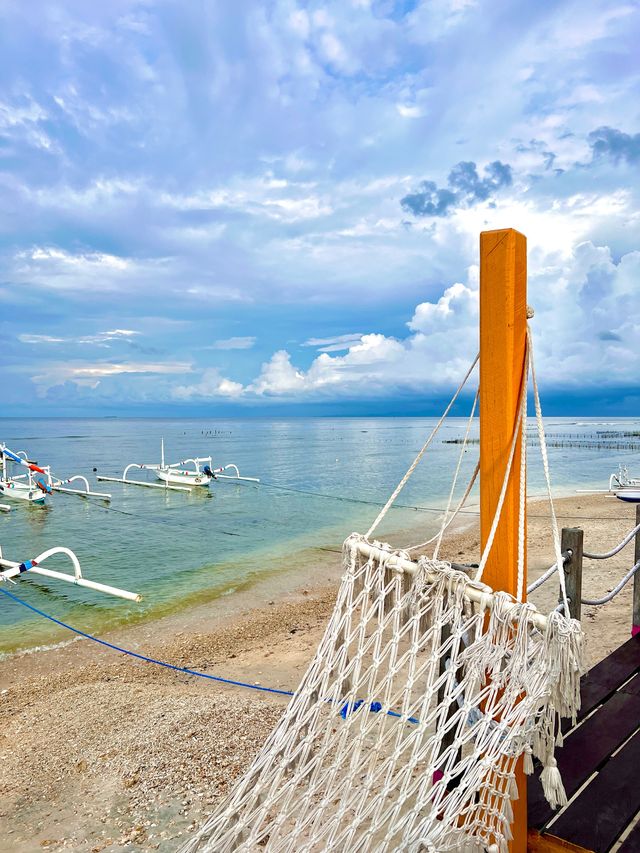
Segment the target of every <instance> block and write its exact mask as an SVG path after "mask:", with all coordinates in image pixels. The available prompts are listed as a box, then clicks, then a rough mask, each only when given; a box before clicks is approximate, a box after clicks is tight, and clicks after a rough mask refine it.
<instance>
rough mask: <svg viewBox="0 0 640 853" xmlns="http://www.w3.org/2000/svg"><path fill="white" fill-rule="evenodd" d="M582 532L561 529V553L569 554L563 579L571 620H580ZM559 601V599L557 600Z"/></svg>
mask: <svg viewBox="0 0 640 853" xmlns="http://www.w3.org/2000/svg"><path fill="white" fill-rule="evenodd" d="M583 539H584V531H583V530H581V529H580V528H579V527H563V528H562V546H561V549H562V553H563V554H565V553H566V552H567V551H570V552H571V556H570V557H569V559H568V560H567V562H566V563H565V564H564V577H565V583H566V585H567V598H568V599H569V615H570V616H571V618H572V619H580V616H581V611H582V605H581V604H580V601H581V599H582V542H583ZM558 600H561V599H558Z"/></svg>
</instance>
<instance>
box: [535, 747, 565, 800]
mask: <svg viewBox="0 0 640 853" xmlns="http://www.w3.org/2000/svg"><path fill="white" fill-rule="evenodd" d="M540 781H541V782H542V790H543V791H544V795H545V797H546V799H547V802H548V803H549V805H550V806H551V808H552V809H556V808H558V807H560V808H562V807H563V806H566V805H567V794H566V792H565V790H564V785H563V784H562V776H561V775H560V771H559V770H558V765H557V762H556V760H555V758H553V757H551V758H549V761H548V763H547V765H546V767H545V768H544V770H543V771H542V773H541V774H540Z"/></svg>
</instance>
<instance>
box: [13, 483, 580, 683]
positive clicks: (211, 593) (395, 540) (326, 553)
mask: <svg viewBox="0 0 640 853" xmlns="http://www.w3.org/2000/svg"><path fill="white" fill-rule="evenodd" d="M554 492H555V493H554V502H557V501H563V500H565V499H569V498H574V499H577V498H579V497H586V496H588V495H589V493H585V494H584V495H578V494H577V493H576V490H575V489H570V488H567V487H564V488H563V489H557V490H554ZM546 500H547V499H546V497H545V495H544V494H543V493H542V492H540V493H537V492H534V493H533V494H532V495H531V496H530V497H529V501H528V503H529V504H530V505H531V507H535V506H538V505H540V506H541V507H542V508H544V507H545V505H546ZM439 502H440V503H442V507H422V506H416V507H415V508H413V510H414V511H415V513H416V514H418V513H419V514H420V515H421V516H422V518H421V524H420V525H418V523H414V524H413V525H412V526H411V527H408V526H407V524H406V523H405V524H403V525H402V527H399V528H397V529H393V528H392V529H391V530H384V525H383V532H382V533H381V534H380V535H381V536H382V538H383V539H384V540H385V541H390V542H392V544H393V545H394V547H396V546H397V547H406V543H407V542H411V543H413V542H415V541H416V528H418V527H420V529H421V530H422V534H420V538H429V536H431V535H433V534H434V533H436V532H437V530H438V526H439V515H438V514H440V515H442V514H443V510H444V504H446V500H445V499H443V500H442V501H439ZM394 509H399V510H400V511H401V513H402V514H403V516H404V519H403V520H404V521H405V522H407V521H408V517H407V516H408V514H409V515H410V514H411V508H409V507H402V506H398V507H397V508H396V507H394ZM478 515H479V508H478V504H477V502H476V503H473V502H472V503H469V504H468V505H467V506H466V507H465V508H464V509H463V510H462V511H461V512H460V514H459V515H458V516H457V518H455V519H454V521H453V523H452V524H451V526H450V527H449V528H448V529H447V532H446V533H445V539H444V541H445V543H446V540H447V537H450V536H451V535H452V534H454V533H458V532H461V531H463V530H465V529H467V528H469V527H472V526H473V525H474V523H476V522H477V520H478ZM569 517H570V516H566V518H569ZM558 518H559V521H560V522H562V520H563V516H562V514H561V513H560V514H559V515H558ZM594 520H595V519H594ZM388 523H389V522H387V524H388ZM294 541H295V540H294ZM286 544H287V543H284V545H283V544H281V545H280V546H279V547H278V548H276V549H269V550H267V551H265V553H264V554H262V555H260V554H258V555H255V554H252V555H251V558H252V559H254V560H256V562H257V564H259V563H260V560H264V562H265V563H267V564H269V566H268V568H266V569H264V570H263V571H258V570H253V571H252V572H250V573H249V574H248V575H244V576H242V577H240V578H238V579H237V580H233V579H227V580H226V582H224V583H219V584H216V583H212V584H211V585H208V586H206V587H204V588H201V589H199V590H192V591H190V592H187V593H186V594H184V595H182V596H180V597H176V598H175V599H173V600H169V601H158V602H157V603H155V604H154V605H153V606H152V607H151V608H149V609H142V610H141V611H140V612H136V611H135V610H134V609H132V608H131V607H130V608H129V612H128V614H127V615H126V616H119V615H118V611H117V610H116V609H109V610H106V611H104V612H103V613H102V614H101V619H100V620H97V619H96V617H95V614H92V613H90V611H87V612H89V613H90V616H91V618H90V620H89V622H88V623H86V622H84V621H83V618H84V614H83V613H82V610H83V604H81V603H77V602H76V603H75V604H74V606H73V607H74V608H75V609H74V610H72V613H71V614H70V615H68V616H65V615H60V616H58V615H57V614H54V615H56V616H57V618H60V619H62V621H63V622H68V623H69V624H71V625H72V626H73V627H75V628H79V629H80V630H83V631H86V632H88V633H89V634H94V635H97V636H104V635H111V634H114V633H116V634H119V633H120V632H123V631H124V632H126V631H128V630H129V629H135V628H137V627H143V626H145V625H149V626H153V625H156V624H159V625H162V624H164V622H165V620H167V619H168V620H171V619H172V618H174V617H175V618H179V617H180V615H181V614H182V613H186V612H191V611H197V610H199V609H200V608H201V607H208V608H213V609H214V610H215V609H217V605H216V602H218V601H224V600H225V599H227V598H229V599H233V600H234V601H235V600H236V599H241V598H244V597H246V599H247V601H250V600H251V599H252V589H254V588H255V589H259V588H261V587H262V586H263V585H264V584H266V585H267V586H269V585H271V584H272V585H273V587H274V589H275V590H276V591H277V590H278V589H279V587H280V580H284V579H287V581H288V580H289V579H290V578H291V577H292V575H299V576H300V578H303V577H305V572H306V571H307V570H308V569H310V568H316V567H318V568H319V570H321V571H322V570H324V569H328V570H329V571H330V570H331V566H332V565H333V562H334V560H335V557H334V555H335V554H339V553H340V548H341V545H342V542H341V541H340V542H338V541H336V542H331V541H330V540H329V539H327V542H326V543H324V544H323V545H307V546H303V547H298V548H297V549H296V550H294V551H293V552H292V553H291V556H290V557H289V555H288V554H287V548H286ZM297 544H299V543H297ZM287 557H289V559H291V560H292V561H293V562H295V563H301V564H302V565H301V566H300V567H299V568H298V569H297V570H287V569H283V568H282V562H283V560H285V559H286V558H287ZM232 564H233V561H232V560H227V561H224V562H223V563H222V564H220V565H218V564H212V565H211V566H210V567H209V568H210V569H211V570H212V571H218V570H220V569H222V571H223V572H224V571H225V570H227V569H229V568H230V567H231V566H232ZM331 577H332V579H333V578H334V577H335V576H334V575H331ZM294 582H295V581H294ZM35 583H36V584H37V581H36V582H35ZM129 585H130V586H135V582H134V580H132V581H131V583H130V584H129ZM8 590H9V591H10V592H12V593H15V594H16V595H17V596H18V597H21V594H20V584H18V585H17V586H16V587H13V586H11V587H8ZM10 606H12V607H15V608H20V605H19V604H17V603H12V604H11V605H10ZM45 609H46V608H45ZM75 610H77V611H78V612H77V613H76V612H75ZM23 624H24V623H22V622H20V621H17V622H16V623H15V628H14V630H15V632H16V633H18V634H19V632H20V630H21V628H22V625H23ZM37 624H38V625H40V626H41V629H42V630H41V631H40V632H39V633H40V636H36V637H33V639H30V640H28V641H27V642H26V643H24V642H22V641H17V642H16V643H15V644H13V643H7V642H4V641H3V644H2V645H0V665H2V664H3V663H4V662H6V661H8V660H10V659H11V658H13V657H23V656H25V655H38V654H40V653H43V652H48V651H55V650H56V649H59V648H63V647H64V646H65V645H68V644H69V643H71V642H74V640H73V639H70V638H68V633H67V631H66V629H64V628H60V627H54V626H53V625H51V624H50V625H49V630H44V628H43V624H44V625H46V623H45V622H44V620H43V619H42V618H40V619H39V622H38V623H37ZM2 630H3V632H4V634H5V635H9V636H10V632H11V630H12V626H11V625H8V626H5V627H3V629H2ZM0 636H2V635H0ZM1 687H2V676H1V674H0V688H1Z"/></svg>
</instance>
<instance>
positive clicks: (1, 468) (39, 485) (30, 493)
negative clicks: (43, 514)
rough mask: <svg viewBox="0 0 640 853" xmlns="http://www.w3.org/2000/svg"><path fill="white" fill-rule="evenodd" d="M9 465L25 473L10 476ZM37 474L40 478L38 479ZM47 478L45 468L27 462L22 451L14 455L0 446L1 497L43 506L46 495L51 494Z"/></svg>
mask: <svg viewBox="0 0 640 853" xmlns="http://www.w3.org/2000/svg"><path fill="white" fill-rule="evenodd" d="M10 465H20V466H21V467H23V468H26V469H27V472H26V473H25V474H16V475H14V476H10V474H9V470H10ZM37 474H40V475H41V476H40V477H38V476H36V475H37ZM47 476H48V472H47V470H46V468H41V467H40V466H39V465H36V463H35V462H32V461H31V460H29V459H28V458H27V454H26V453H25V452H24V451H20V453H14V452H13V451H12V450H9V448H8V447H7V446H6V445H5V444H0V495H2V497H5V498H11V499H13V500H21V501H28V502H29V503H32V504H44V502H45V498H46V496H47V494H51V486H49V485H48V483H47ZM5 506H6V505H5Z"/></svg>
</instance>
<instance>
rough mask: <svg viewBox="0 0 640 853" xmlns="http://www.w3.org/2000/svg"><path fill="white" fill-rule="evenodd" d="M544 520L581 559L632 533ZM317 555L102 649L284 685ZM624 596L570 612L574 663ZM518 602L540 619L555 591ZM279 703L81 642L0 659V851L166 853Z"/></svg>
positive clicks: (542, 563)
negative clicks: (577, 539) (577, 532)
mask: <svg viewBox="0 0 640 853" xmlns="http://www.w3.org/2000/svg"><path fill="white" fill-rule="evenodd" d="M557 511H558V514H559V515H560V516H562V519H561V525H562V524H564V525H565V526H569V523H568V522H574V523H575V524H576V525H579V524H580V522H581V521H582V522H583V523H584V525H585V528H586V529H585V541H586V543H587V544H586V547H587V548H588V550H590V551H598V552H600V551H606V550H608V549H609V548H611V547H612V546H613V545H614V544H615V543H617V542H618V541H620V539H621V538H622V536H623V535H624V534H625V533H627V532H628V531H629V530H630V529H631V528H632V527H633V526H634V524H635V510H634V508H633V506H631V505H626V504H622V503H621V502H620V501H616V500H613V499H607V498H605V497H604V496H602V495H579V496H576V495H573V496H571V497H567V498H561V499H559V500H558V501H557ZM529 513H530V515H529V534H528V547H529V559H528V569H529V572H528V579H529V581H532V580H534V579H535V578H536V577H538V576H539V575H540V574H541V573H542V571H544V570H545V569H546V568H548V566H549V565H551V563H552V562H553V553H552V547H551V537H550V529H549V528H548V523H547V519H548V509H546V508H545V504H544V502H543V501H541V500H540V499H536V500H530V501H529ZM456 522H457V520H456ZM454 524H456V523H455V522H454ZM453 526H454V525H452V527H453ZM416 527H417V525H416ZM406 532H407V531H404V532H403V533H406ZM397 535H402V533H398V534H397ZM413 536H414V540H415V537H416V534H415V532H414V534H413ZM384 538H386V536H385V537H384ZM389 538H391V539H392V540H395V537H393V536H390V537H389ZM478 539H479V537H478V530H477V515H476V516H466V517H464V516H463V518H462V520H461V521H460V522H459V523H458V526H457V529H456V530H455V531H452V530H451V529H450V530H449V531H448V535H445V539H444V542H443V549H442V556H443V557H444V558H447V559H451V560H458V561H462V562H464V561H467V562H472V561H474V560H475V559H476V558H477V550H478ZM631 547H632V546H629V547H628V548H627V549H625V550H623V551H622V552H621V554H619V555H617V556H616V557H614V558H612V559H611V560H607V561H601V562H598V563H594V562H591V561H589V562H586V563H585V576H584V589H585V592H584V594H585V597H595V596H596V595H601V594H603V593H604V592H606V591H607V590H608V589H611V587H612V586H613V585H614V584H615V582H616V581H617V580H618V579H619V578H620V577H621V576H622V575H623V574H624V572H625V570H626V569H628V568H629V565H630V563H629V559H630V558H631V554H632V552H630V548H631ZM318 557H319V560H318V562H317V564H316V565H317V568H316V569H315V570H314V571H311V570H310V567H309V566H308V565H307V566H305V567H302V568H301V567H300V566H298V565H294V566H292V567H289V568H288V569H285V570H283V571H282V572H281V573H278V574H277V576H273V575H272V576H270V577H268V578H262V579H260V580H258V581H257V582H256V583H255V584H252V585H250V588H248V589H242V590H241V591H239V592H237V593H234V594H233V595H227V596H223V597H221V598H217V599H214V600H213V601H211V602H206V603H202V604H199V605H197V606H195V607H192V608H191V609H189V610H181V611H179V612H174V613H171V614H169V615H165V616H163V617H161V618H160V619H157V620H153V621H148V622H143V623H140V624H137V625H132V626H128V627H122V628H118V629H117V630H114V631H111V632H108V633H107V634H105V635H104V639H107V640H108V641H111V642H115V643H116V644H118V645H122V646H124V647H125V648H129V649H131V650H133V651H135V652H138V653H142V654H149V655H151V656H153V657H157V658H159V659H161V660H167V661H170V662H171V663H174V664H176V665H178V666H186V667H190V668H193V669H196V670H201V671H203V672H206V673H210V674H215V675H219V676H223V677H225V678H232V679H236V680H239V681H245V682H248V683H250V684H254V683H255V684H260V685H263V686H269V687H274V688H276V689H283V690H291V689H295V687H296V686H297V684H298V682H299V680H300V677H301V675H302V673H303V672H304V670H305V669H306V667H307V665H308V663H309V661H310V660H311V658H312V656H313V653H314V651H315V648H316V647H317V644H318V641H319V638H320V637H321V635H322V632H323V629H324V625H325V624H326V621H327V619H328V617H329V615H330V613H331V611H332V608H333V603H334V600H335V594H336V590H337V585H338V581H339V578H340V576H341V574H342V567H341V560H340V557H339V554H335V553H327V554H324V555H322V556H320V554H318ZM631 586H632V585H631V584H629V585H628V586H627V587H626V588H625V590H624V591H623V592H622V593H621V594H620V595H619V596H618V597H617V598H616V599H614V601H613V602H612V603H611V604H608V605H607V606H605V607H603V608H594V607H585V608H584V609H583V624H584V628H585V632H586V634H587V655H588V659H589V664H590V665H592V664H593V663H595V661H596V660H598V659H599V658H601V657H604V656H605V655H606V654H608V653H609V652H610V651H611V650H612V649H613V648H615V647H616V646H617V645H619V644H620V643H621V642H624V640H626V639H627V637H628V636H629V632H630V624H631ZM532 600H533V602H534V603H535V604H536V605H537V606H538V607H539V608H540V609H541V610H542V611H543V612H544V611H549V610H551V609H552V608H553V607H554V606H555V603H556V602H557V583H556V582H555V581H550V582H549V583H548V584H546V585H545V586H544V587H542V588H541V589H540V590H537V591H536V593H535V594H534V595H533V596H532ZM286 702H287V697H285V696H277V695H274V694H265V693H257V692H254V691H249V690H246V689H241V688H236V687H231V686H226V685H222V684H219V683H218V684H216V683H211V682H210V681H204V680H203V679H199V678H193V677H190V676H187V675H184V674H179V673H174V672H170V671H167V670H165V669H163V668H161V667H157V666H154V665H151V664H146V663H143V662H141V661H138V660H135V659H131V658H129V657H125V656H124V655H122V654H118V653H116V652H114V651H112V650H108V649H105V648H101V647H99V646H98V645H96V644H95V643H92V642H90V641H87V640H78V641H75V642H71V643H69V644H67V645H65V646H63V647H61V648H55V649H50V650H42V651H40V652H38V653H25V652H22V653H17V654H14V655H12V656H10V657H7V658H5V659H4V660H3V661H0V718H1V719H2V727H1V729H0V732H1V733H0V761H1V762H2V766H3V780H2V783H1V784H0V793H2V799H3V807H2V809H1V814H0V840H3V841H4V842H5V843H6V844H7V845H8V846H10V849H11V850H12V851H15V853H31V851H35V850H43V849H46V850H54V851H61V850H69V849H73V850H78V851H91V852H92V853H101V851H107V853H111V851H113V852H114V853H115V851H116V850H120V849H122V847H123V846H124V845H128V846H127V849H130V850H135V851H142V850H160V851H162V853H164V851H167V853H168V851H174V850H175V849H176V847H177V846H178V843H179V840H180V839H182V838H184V837H185V836H186V835H188V834H189V833H190V832H192V831H193V830H194V829H195V827H196V826H198V825H199V824H200V823H201V822H202V821H203V820H204V819H205V817H206V816H207V815H208V814H209V813H210V812H211V810H212V809H213V808H214V807H215V805H216V803H218V802H219V801H220V799H221V798H222V797H224V796H225V794H226V793H227V792H228V790H229V787H230V786H231V785H232V784H233V781H234V780H235V779H236V778H237V777H238V776H239V775H241V774H242V772H243V771H244V770H245V769H246V767H247V766H248V764H249V763H250V761H251V759H252V758H253V756H254V755H255V753H256V751H257V750H258V749H259V747H260V745H261V744H262V742H263V741H264V739H265V738H266V736H267V734H268V733H269V732H270V731H271V729H272V728H273V725H274V724H275V722H276V721H277V719H278V718H279V716H280V714H281V713H282V710H283V709H284V707H285V706H286Z"/></svg>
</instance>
